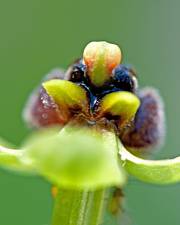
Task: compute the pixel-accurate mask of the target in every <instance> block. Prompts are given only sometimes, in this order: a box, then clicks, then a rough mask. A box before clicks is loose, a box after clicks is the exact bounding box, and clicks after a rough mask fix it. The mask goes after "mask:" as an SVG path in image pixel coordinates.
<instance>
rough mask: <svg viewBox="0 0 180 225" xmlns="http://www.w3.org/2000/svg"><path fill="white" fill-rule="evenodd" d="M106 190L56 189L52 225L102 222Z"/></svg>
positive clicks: (88, 224) (95, 223) (106, 195)
mask: <svg viewBox="0 0 180 225" xmlns="http://www.w3.org/2000/svg"><path fill="white" fill-rule="evenodd" d="M108 193H109V192H108V190H107V189H102V190H98V191H76V190H62V189H59V190H58V194H57V197H56V199H55V206H54V212H53V220H52V225H99V224H102V220H103V215H104V212H105V208H106V204H107V197H108Z"/></svg>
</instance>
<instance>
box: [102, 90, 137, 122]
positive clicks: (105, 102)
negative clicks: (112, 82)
mask: <svg viewBox="0 0 180 225" xmlns="http://www.w3.org/2000/svg"><path fill="white" fill-rule="evenodd" d="M139 105H140V100H139V99H138V97H137V96H135V95H134V94H132V93H130V92H126V91H119V92H113V93H111V94H107V95H106V96H105V97H104V98H103V99H102V102H101V113H110V114H112V115H113V116H121V117H122V118H123V119H126V120H130V119H131V118H132V117H134V116H135V114H136V112H137V110H138V108H139Z"/></svg>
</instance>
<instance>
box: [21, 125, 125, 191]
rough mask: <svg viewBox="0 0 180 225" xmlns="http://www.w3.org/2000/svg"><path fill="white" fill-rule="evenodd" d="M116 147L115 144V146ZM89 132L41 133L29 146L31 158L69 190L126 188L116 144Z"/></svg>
mask: <svg viewBox="0 0 180 225" xmlns="http://www.w3.org/2000/svg"><path fill="white" fill-rule="evenodd" d="M112 144H113V143H112ZM112 144H111V147H112V148H111V149H109V147H108V144H107V141H106V140H105V139H104V138H103V136H101V135H99V134H97V133H96V132H92V131H91V132H90V131H89V130H87V129H83V128H81V129H78V128H77V129H67V130H66V129H62V130H61V131H60V133H57V132H55V133H54V134H52V133H51V132H50V133H49V132H48V131H44V132H42V133H39V134H37V135H36V136H35V137H34V138H32V139H30V140H29V141H28V142H27V144H26V147H25V148H26V151H27V158H30V159H31V160H32V163H33V164H34V165H35V167H36V168H37V171H38V172H39V173H40V174H42V175H43V176H45V177H47V178H48V179H49V180H50V181H51V182H53V183H56V184H58V185H59V186H64V187H66V188H80V189H83V188H90V189H91V188H96V187H98V188H99V187H104V186H112V185H120V186H121V185H122V184H123V183H124V181H125V178H124V174H123V173H122V172H121V169H120V166H119V165H118V162H117V149H116V145H114V146H112Z"/></svg>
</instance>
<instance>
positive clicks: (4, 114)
mask: <svg viewBox="0 0 180 225" xmlns="http://www.w3.org/2000/svg"><path fill="white" fill-rule="evenodd" d="M179 8H180V1H179V0H151V1H148V0H146V1H145V0H134V1H133V0H111V1H102V0H99V1H97V0H91V1H83V0H80V1H77V0H76V1H75V0H74V1H73V0H52V1H50V0H49V1H48V0H14V1H13V0H11V1H10V0H0V136H3V137H4V138H7V139H8V140H10V141H12V142H14V143H16V144H19V143H20V141H21V140H22V139H23V138H24V137H25V136H26V135H27V134H28V133H29V131H28V129H27V128H26V126H25V125H24V123H23V121H22V118H21V112H22V108H23V105H24V103H25V101H26V99H27V96H28V94H29V93H30V91H31V90H32V89H33V88H34V86H36V85H37V84H38V82H39V80H40V79H41V78H42V76H43V75H44V74H46V73H47V72H48V71H49V70H51V69H52V68H54V67H58V66H61V67H64V68H66V67H67V65H68V64H69V63H71V62H72V61H73V60H74V59H75V58H77V57H79V56H80V55H81V54H82V50H83V48H84V46H85V45H86V44H87V43H88V42H89V41H92V40H106V41H110V42H115V43H117V44H119V45H120V46H121V48H122V50H123V56H124V60H123V61H124V62H127V63H131V64H133V65H134V66H135V67H136V69H137V71H138V73H139V81H140V85H141V86H145V85H148V86H155V87H157V88H158V89H159V90H160V92H161V94H162V96H163V98H164V100H165V105H166V115H167V138H166V145H165V147H164V148H163V151H161V152H158V153H157V158H163V157H172V156H176V155H180V138H179V130H180V116H179V115H180V104H179V101H180V98H179V96H180V88H179V87H180V78H179V76H180V73H179V52H180V44H179V40H180V26H179V21H180V13H179ZM125 193H126V196H127V198H126V201H127V205H128V213H129V214H130V215H131V220H132V221H133V222H132V224H133V225H152V224H154V225H170V224H172V225H179V224H180V213H179V210H180V185H179V184H177V185H171V186H166V187H164V186H153V185H149V184H144V183H141V182H138V181H136V180H135V179H131V180H130V182H129V184H128V186H127V187H126V189H125ZM52 204H53V203H52V199H51V194H50V185H49V184H48V183H47V182H46V181H44V180H43V179H40V178H30V177H23V176H15V175H12V174H10V173H8V172H4V171H3V170H0V225H50V217H51V208H52Z"/></svg>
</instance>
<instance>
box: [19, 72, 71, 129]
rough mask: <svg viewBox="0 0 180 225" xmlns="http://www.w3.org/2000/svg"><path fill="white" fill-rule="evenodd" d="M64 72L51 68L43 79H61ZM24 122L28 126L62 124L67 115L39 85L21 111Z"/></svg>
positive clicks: (37, 126)
mask: <svg viewBox="0 0 180 225" xmlns="http://www.w3.org/2000/svg"><path fill="white" fill-rule="evenodd" d="M63 76H64V73H63V72H62V71H61V70H53V71H52V72H51V73H50V74H48V75H47V76H46V78H45V79H44V80H50V79H62V78H63ZM23 117H24V120H25V122H26V123H27V124H28V126H30V127H35V128H39V127H44V126H49V125H63V124H65V123H66V121H67V115H66V116H64V113H62V112H61V110H60V109H59V108H58V106H57V105H56V104H55V102H54V101H53V100H52V99H51V97H50V96H49V95H48V94H47V93H46V91H45V90H44V88H42V87H40V88H38V89H37V90H35V91H34V92H33V94H31V96H30V98H29V100H28V102H27V104H26V107H25V109H24V112H23Z"/></svg>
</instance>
